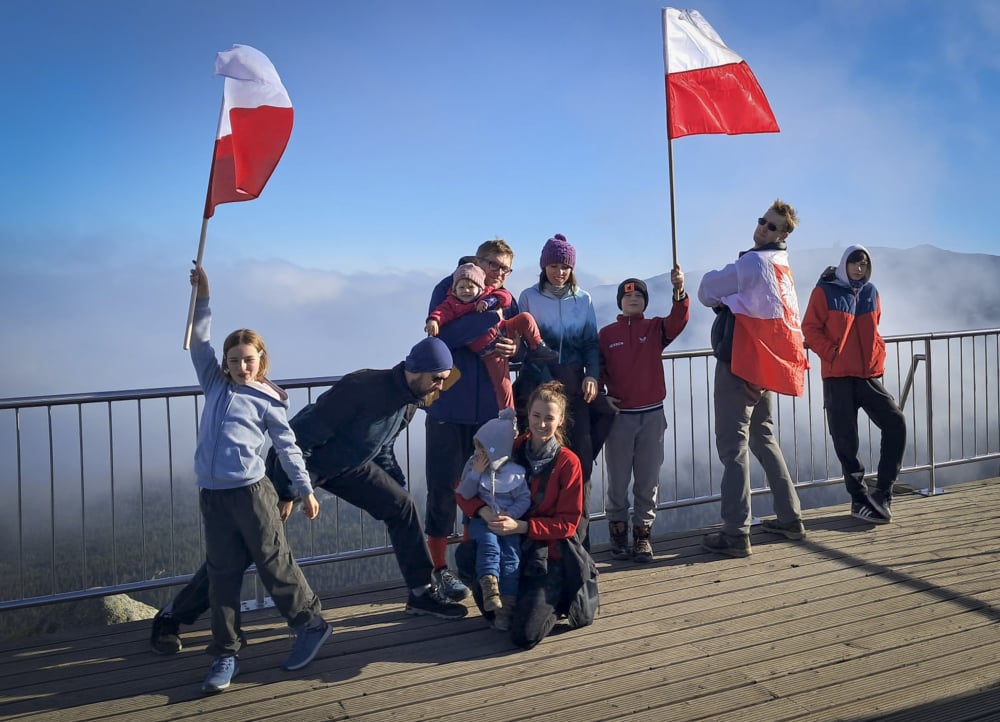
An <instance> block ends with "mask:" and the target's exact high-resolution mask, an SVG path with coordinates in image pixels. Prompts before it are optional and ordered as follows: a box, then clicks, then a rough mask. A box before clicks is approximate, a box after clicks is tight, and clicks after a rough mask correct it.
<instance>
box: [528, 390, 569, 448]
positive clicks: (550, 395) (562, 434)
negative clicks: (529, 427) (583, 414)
mask: <svg viewBox="0 0 1000 722" xmlns="http://www.w3.org/2000/svg"><path fill="white" fill-rule="evenodd" d="M536 401H541V402H542V403H544V404H555V405H556V406H557V407H558V408H559V411H560V412H561V413H562V423H561V424H559V426H558V427H557V428H556V432H555V438H556V441H558V442H559V444H560V446H566V425H567V424H568V423H569V420H570V419H569V408H568V407H567V402H566V393H565V392H564V391H563V385H562V384H561V383H559V382H558V381H546V382H545V383H544V384H541V385H540V386H537V387H535V390H534V391H532V392H531V396H529V397H528V416H529V417H530V416H531V407H532V406H534V405H535V402H536Z"/></svg>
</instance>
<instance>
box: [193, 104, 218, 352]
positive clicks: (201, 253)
mask: <svg viewBox="0 0 1000 722" xmlns="http://www.w3.org/2000/svg"><path fill="white" fill-rule="evenodd" d="M225 110H226V92H225V90H223V91H222V105H221V106H220V108H219V123H218V125H216V127H215V140H214V141H213V142H212V166H211V168H209V171H208V190H207V191H206V192H205V210H206V214H205V215H204V216H203V217H202V219H201V237H200V238H199V239H198V255H197V257H196V258H195V261H194V265H195V267H196V268H201V262H202V260H204V258H205V237H206V236H207V235H208V214H207V211H208V204H209V202H211V200H212V177H213V176H214V175H215V145H216V143H217V142H218V140H219V131H220V130H222V114H223V113H224V112H225ZM197 300H198V287H197V286H192V287H191V303H190V304H189V305H188V316H187V327H186V328H185V330H184V350H185V351H187V350H188V349H189V348H191V329H192V327H193V326H194V304H195V301H197Z"/></svg>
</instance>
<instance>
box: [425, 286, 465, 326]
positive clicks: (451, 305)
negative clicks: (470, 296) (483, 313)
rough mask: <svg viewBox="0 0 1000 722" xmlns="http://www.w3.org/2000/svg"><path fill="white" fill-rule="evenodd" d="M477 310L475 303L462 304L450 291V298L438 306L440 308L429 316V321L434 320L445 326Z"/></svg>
mask: <svg viewBox="0 0 1000 722" xmlns="http://www.w3.org/2000/svg"><path fill="white" fill-rule="evenodd" d="M475 308H476V304H474V303H462V302H461V301H459V300H458V298H457V297H455V296H454V295H452V293H451V292H450V291H449V292H448V296H447V297H446V298H445V299H444V300H443V301H442V302H441V303H440V304H438V307H437V308H435V309H434V310H433V311H431V312H430V315H429V316H427V318H428V320H430V319H434V320H435V321H437V322H438V323H439V324H441V325H442V326H444V325H445V324H446V323H449V322H451V321H454V320H455V319H456V318H461V317H462V316H465V315H466V314H469V313H471V312H472V311H474V310H475Z"/></svg>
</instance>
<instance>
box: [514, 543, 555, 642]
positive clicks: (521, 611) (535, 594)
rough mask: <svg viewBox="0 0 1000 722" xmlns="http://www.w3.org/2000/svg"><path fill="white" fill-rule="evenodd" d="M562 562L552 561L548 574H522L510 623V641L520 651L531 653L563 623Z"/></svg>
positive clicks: (549, 561) (549, 564)
mask: <svg viewBox="0 0 1000 722" xmlns="http://www.w3.org/2000/svg"><path fill="white" fill-rule="evenodd" d="M563 586H564V583H563V567H562V560H561V559H549V560H548V571H547V572H546V573H545V574H540V575H537V576H532V575H528V574H521V579H520V585H519V588H518V591H517V602H516V604H515V605H514V614H513V616H512V617H511V620H510V639H511V641H512V642H513V643H514V644H516V645H517V646H518V647H521V648H523V649H531V648H532V647H534V646H535V645H537V644H538V643H539V642H541V641H542V640H543V639H545V638H546V637H547V636H548V634H549V632H551V631H552V628H553V627H554V626H555V625H556V622H557V621H558V619H559V612H560V611H565V610H560V608H559V607H560V602H561V601H562V596H563Z"/></svg>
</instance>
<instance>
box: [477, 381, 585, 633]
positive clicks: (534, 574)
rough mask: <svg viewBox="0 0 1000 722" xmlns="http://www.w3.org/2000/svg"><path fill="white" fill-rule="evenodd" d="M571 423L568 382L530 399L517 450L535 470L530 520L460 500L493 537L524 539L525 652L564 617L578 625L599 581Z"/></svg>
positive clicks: (547, 386) (519, 609)
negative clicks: (585, 594) (588, 586)
mask: <svg viewBox="0 0 1000 722" xmlns="http://www.w3.org/2000/svg"><path fill="white" fill-rule="evenodd" d="M565 423H566V396H565V395H564V394H563V390H562V384H560V383H559V382H557V381H550V382H548V383H544V384H542V385H541V386H539V387H537V388H536V389H535V390H534V391H533V392H532V394H531V398H530V399H529V401H528V433H526V434H522V435H521V436H520V437H518V438H517V439H516V440H515V441H514V450H513V453H512V455H511V456H512V459H511V460H512V461H515V462H517V463H519V464H521V465H522V466H524V468H525V469H527V471H528V477H529V487H530V489H531V499H532V502H531V508H530V509H529V510H528V512H527V514H525V518H524V519H512V518H511V517H509V516H505V515H503V514H497V513H495V512H494V511H493V510H492V509H490V507H488V506H486V505H485V504H484V503H483V501H482V500H481V499H479V497H474V498H472V499H464V498H462V497H461V496H458V497H457V498H458V502H459V505H460V506H461V507H462V511H463V512H465V514H466V515H467V516H470V517H473V516H478V517H480V518H482V519H485V520H486V521H487V523H488V525H489V528H490V531H492V532H493V533H494V534H497V535H501V536H508V535H511V534H520V535H522V536H523V537H524V542H523V544H522V556H521V572H520V584H519V587H518V592H517V600H516V602H515V605H514V613H513V615H512V618H511V623H510V634H511V640H512V641H513V642H514V644H516V645H517V646H519V647H523V648H525V649H531V648H532V647H534V646H535V645H536V644H538V643H539V642H540V641H542V640H543V639H544V638H545V636H546V635H547V634H548V633H549V632H550V631H551V630H552V627H553V626H554V625H555V623H556V621H557V620H558V619H559V617H560V616H562V615H569V617H570V622H571V624H574V619H575V609H573V607H574V600H575V599H576V598H577V597H578V595H579V593H580V590H581V587H582V586H583V583H584V582H585V581H587V580H591V581H593V580H595V579H596V569H595V568H594V567H593V561H592V560H591V559H590V556H589V555H588V554H587V553H586V551H585V550H583V547H582V546H581V544H580V539H582V537H583V533H584V531H585V530H583V529H581V528H580V526H581V524H580V522H581V518H582V516H583V474H582V472H581V470H580V460H579V459H578V458H577V456H576V454H574V453H573V452H572V451H570V450H569V449H567V448H566V447H565V446H563V444H564V438H563V429H564V426H565ZM474 591H475V588H474ZM477 602H479V597H478V595H477ZM591 618H592V615H591ZM588 623H589V620H587V621H583V622H576V626H583V624H588Z"/></svg>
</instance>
